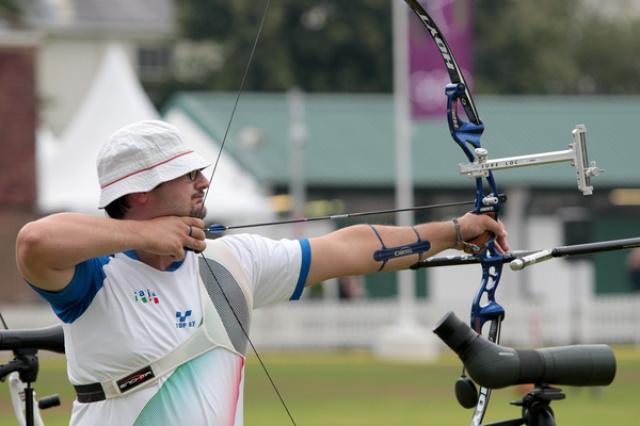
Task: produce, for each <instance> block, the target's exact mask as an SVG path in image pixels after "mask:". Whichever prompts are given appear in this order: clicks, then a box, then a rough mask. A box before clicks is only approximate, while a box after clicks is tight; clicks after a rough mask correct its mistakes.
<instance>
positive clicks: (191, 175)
mask: <svg viewBox="0 0 640 426" xmlns="http://www.w3.org/2000/svg"><path fill="white" fill-rule="evenodd" d="M201 170H202V169H196V170H192V171H190V172H189V173H187V176H189V179H190V180H191V182H194V181H195V180H196V179H197V178H198V172H199V171H201Z"/></svg>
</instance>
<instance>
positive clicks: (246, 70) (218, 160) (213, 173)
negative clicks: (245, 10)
mask: <svg viewBox="0 0 640 426" xmlns="http://www.w3.org/2000/svg"><path fill="white" fill-rule="evenodd" d="M270 6H271V0H267V6H266V7H265V9H264V13H263V14H262V19H261V21H260V26H259V27H258V33H257V34H256V38H255V40H254V41H253V47H252V48H251V53H250V54H249V60H248V61H247V66H246V67H245V68H244V74H243V75H242V80H241V81H240V88H239V89H238V95H237V96H236V100H235V103H234V104H233V108H232V109H231V116H230V117H229V122H228V123H227V128H226V130H225V131H224V136H223V137H222V142H221V143H220V149H219V150H218V156H217V157H216V161H215V162H214V164H213V170H212V171H211V177H210V178H209V186H208V187H207V190H206V192H205V193H204V198H203V199H202V205H203V206H204V202H205V200H206V199H207V195H209V189H211V183H212V181H213V176H214V175H215V173H216V170H217V169H218V163H220V157H221V156H222V150H223V149H224V144H225V143H226V142H227V136H228V135H229V130H230V129H231V123H233V117H234V116H235V115H236V109H237V108H238V103H239V102H240V95H241V94H242V89H243V88H244V83H245V81H246V79H247V74H248V73H249V68H250V67H251V62H253V55H254V54H255V52H256V47H257V46H258V40H259V39H260V34H261V33H262V28H263V27H264V22H265V20H266V19H267V12H268V11H269V7H270Z"/></svg>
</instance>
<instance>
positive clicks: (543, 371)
mask: <svg viewBox="0 0 640 426" xmlns="http://www.w3.org/2000/svg"><path fill="white" fill-rule="evenodd" d="M433 332H434V333H436V334H437V335H438V337H440V339H442V341H443V342H444V343H446V344H447V346H449V347H450V348H451V349H452V350H453V351H454V352H455V353H456V354H458V356H459V357H460V359H461V360H462V363H463V364H464V366H465V369H466V371H467V374H468V375H469V377H471V378H472V379H473V381H474V382H476V383H477V384H479V385H481V386H483V387H485V388H488V389H500V388H504V387H507V386H512V385H517V384H522V383H534V384H543V383H544V384H548V385H550V384H553V385H568V386H607V385H609V384H611V382H612V381H613V378H614V377H615V375H616V358H615V356H614V354H613V351H612V350H611V348H610V347H609V346H607V345H572V346H558V347H551V348H543V349H512V348H508V347H505V346H500V345H497V344H495V343H492V342H490V341H489V340H487V339H486V338H484V337H482V336H480V335H479V334H478V333H476V332H475V331H474V330H473V329H472V328H471V327H469V326H468V325H467V324H466V323H464V322H463V321H462V320H461V319H460V318H458V317H457V316H456V315H455V314H454V313H453V312H449V313H447V314H446V315H445V316H444V317H443V318H442V319H441V320H440V321H439V322H438V324H437V325H436V327H435V328H434V329H433Z"/></svg>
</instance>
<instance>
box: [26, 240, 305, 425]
mask: <svg viewBox="0 0 640 426" xmlns="http://www.w3.org/2000/svg"><path fill="white" fill-rule="evenodd" d="M203 254H204V256H205V258H206V262H205V260H204V259H202V257H201V256H200V255H195V254H194V253H191V252H188V253H187V256H186V259H185V260H184V261H181V262H176V263H175V264H174V265H173V266H172V267H171V268H169V270H167V271H159V270H157V269H154V268H151V267H149V266H147V265H145V264H144V263H142V262H140V261H138V260H137V259H136V256H135V254H134V253H133V252H127V253H119V254H116V255H114V256H109V257H104V258H99V259H92V260H89V261H87V262H84V263H83V264H81V265H78V267H77V268H76V275H75V276H74V279H73V281H72V282H71V284H70V285H69V286H68V287H67V288H65V289H64V290H63V291H61V292H59V293H51V292H46V291H42V290H37V291H38V292H39V293H40V294H41V295H42V296H43V297H45V298H46V299H47V300H48V301H49V302H50V303H51V305H52V307H53V309H54V311H55V312H56V314H57V315H58V316H59V317H60V318H61V319H62V321H63V322H64V325H63V327H64V332H65V348H66V356H67V363H68V375H69V380H70V382H71V383H72V384H74V385H85V384H90V383H95V382H104V381H107V380H111V379H114V378H118V377H123V376H125V375H127V374H129V373H131V372H133V371H137V370H139V369H141V368H143V367H145V366H147V365H149V364H150V363H152V362H153V361H155V360H157V359H159V358H161V357H162V356H163V355H165V354H167V353H168V352H170V351H171V350H173V349H174V348H176V347H177V346H179V345H180V344H181V343H183V342H184V341H185V340H186V339H188V338H189V337H190V336H191V335H192V334H193V333H194V332H195V331H196V330H197V329H198V328H199V327H200V326H202V323H203V312H202V310H203V303H202V301H201V299H200V294H201V293H202V292H203V291H201V290H200V287H199V284H198V277H199V275H200V276H201V277H202V280H203V282H204V287H205V288H206V291H207V293H208V294H206V295H203V297H210V298H211V301H212V302H213V306H214V307H215V311H216V312H214V314H215V313H217V315H218V316H219V318H218V317H216V320H217V321H218V323H219V324H220V326H219V327H214V328H217V330H216V331H215V333H218V334H217V335H218V338H217V339H216V346H217V347H215V348H214V349H212V350H210V351H207V352H206V353H204V354H203V355H200V356H198V357H197V358H195V359H193V360H191V361H188V362H186V363H184V364H182V365H181V366H179V367H178V368H176V369H175V370H173V371H170V372H168V373H167V374H165V375H163V376H162V377H160V378H158V379H157V380H156V381H154V382H153V383H151V384H148V385H145V386H140V388H141V389H139V390H138V389H136V390H132V391H131V392H127V393H125V394H124V395H123V396H122V397H116V398H111V399H106V400H103V401H98V402H91V403H80V402H78V401H76V402H74V407H73V414H72V419H71V423H72V424H78V425H131V424H136V425H163V424H167V425H169V424H171V425H173V424H193V425H220V426H227V425H228V426H234V425H235V426H237V425H241V424H242V421H243V419H242V406H243V397H242V394H243V382H244V354H245V351H246V347H247V342H246V337H245V336H244V331H242V328H241V327H240V326H239V325H238V320H240V322H241V323H242V324H243V327H244V328H245V329H246V332H249V327H250V322H251V311H252V310H253V309H255V308H257V307H260V306H264V305H267V304H270V303H274V302H278V301H284V300H295V299H298V298H299V297H300V294H301V292H302V289H303V288H304V283H305V281H306V277H307V273H308V268H309V264H310V259H311V254H310V249H309V244H308V241H307V240H301V241H289V240H282V241H273V240H270V239H266V238H263V237H260V236H255V235H249V234H242V235H234V236H225V237H223V238H220V239H218V240H214V241H208V247H207V249H206V250H205V251H204V252H203ZM214 277H215V278H214ZM220 288H222V289H224V294H222V292H221V290H220ZM229 303H231V304H232V305H233V310H231V309H230V308H229ZM209 306H211V304H209ZM207 315H210V314H207Z"/></svg>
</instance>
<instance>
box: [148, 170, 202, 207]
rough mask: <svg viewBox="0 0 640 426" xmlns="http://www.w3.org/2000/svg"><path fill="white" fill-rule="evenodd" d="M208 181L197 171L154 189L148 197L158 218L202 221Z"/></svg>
mask: <svg viewBox="0 0 640 426" xmlns="http://www.w3.org/2000/svg"><path fill="white" fill-rule="evenodd" d="M208 187H209V181H208V180H207V178H206V177H205V176H204V175H203V174H202V172H200V171H199V170H194V171H193V172H191V173H187V174H186V175H184V176H180V177H179V178H176V179H173V180H170V181H168V182H164V183H162V184H160V185H159V186H157V187H155V188H154V189H153V191H151V193H150V195H151V197H152V198H153V202H154V203H155V205H154V207H155V208H156V211H157V215H158V216H168V215H175V216H191V217H197V218H199V219H204V217H205V216H206V214H207V209H206V207H205V206H204V194H205V191H206V189H207V188H208Z"/></svg>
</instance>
